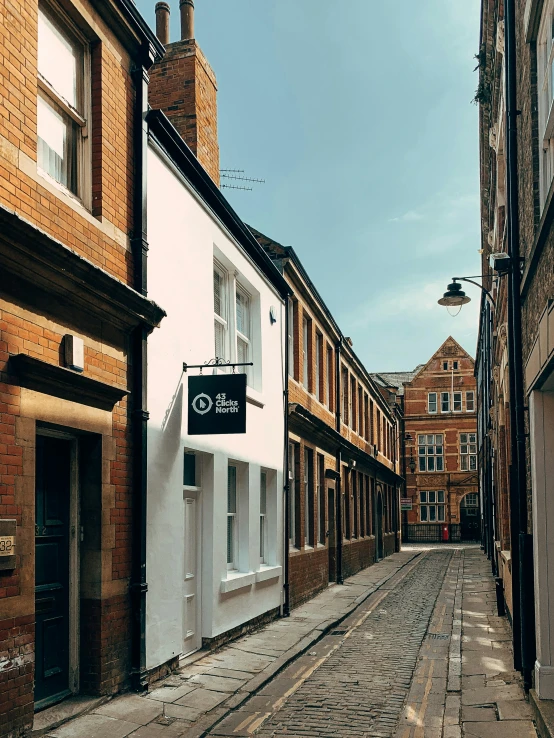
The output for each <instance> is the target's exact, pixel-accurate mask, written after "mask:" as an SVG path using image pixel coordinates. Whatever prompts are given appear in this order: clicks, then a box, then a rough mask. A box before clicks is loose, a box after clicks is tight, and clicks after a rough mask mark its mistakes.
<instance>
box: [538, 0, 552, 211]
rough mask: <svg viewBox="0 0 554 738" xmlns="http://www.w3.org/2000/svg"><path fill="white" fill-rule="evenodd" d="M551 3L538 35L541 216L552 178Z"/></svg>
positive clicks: (543, 12)
mask: <svg viewBox="0 0 554 738" xmlns="http://www.w3.org/2000/svg"><path fill="white" fill-rule="evenodd" d="M553 24H554V2H552V0H547V2H545V4H544V6H543V10H542V16H541V20H540V23H539V30H538V34H537V45H536V48H537V102H538V128H539V130H538V134H539V135H538V145H539V199H540V210H541V213H542V211H543V209H544V206H545V204H546V200H547V197H548V193H549V191H550V188H551V186H552V180H553V178H554V39H553V36H554V25H553Z"/></svg>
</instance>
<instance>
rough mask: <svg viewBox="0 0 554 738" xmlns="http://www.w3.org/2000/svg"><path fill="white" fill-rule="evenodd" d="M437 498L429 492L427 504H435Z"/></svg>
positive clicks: (433, 493)
mask: <svg viewBox="0 0 554 738" xmlns="http://www.w3.org/2000/svg"><path fill="white" fill-rule="evenodd" d="M436 501H437V496H436V493H435V492H429V502H436Z"/></svg>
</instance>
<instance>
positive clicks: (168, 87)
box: [149, 39, 219, 185]
mask: <svg viewBox="0 0 554 738" xmlns="http://www.w3.org/2000/svg"><path fill="white" fill-rule="evenodd" d="M149 101H150V105H151V107H152V108H154V109H159V110H163V111H164V113H165V114H166V115H167V117H168V118H169V119H170V120H171V122H172V123H173V125H174V126H175V128H176V129H177V131H178V133H179V135H180V136H181V137H182V138H183V139H184V141H185V142H186V143H187V145H188V146H189V147H190V149H191V150H192V152H193V154H194V155H195V156H196V158H197V159H198V161H199V162H200V163H201V164H202V166H203V167H204V169H205V170H206V171H207V172H208V174H209V175H210V177H211V178H212V179H213V181H214V182H215V183H216V184H217V185H219V143H218V139H217V82H216V78H215V74H214V72H213V70H212V68H211V67H210V65H209V64H208V61H207V60H206V57H205V56H204V54H203V53H202V51H201V49H200V47H199V46H198V44H197V43H196V41H195V40H194V39H189V40H186V41H177V42H175V43H173V44H168V45H167V47H166V55H165V56H164V58H163V59H162V60H161V61H160V62H158V63H157V64H155V65H154V66H153V67H152V69H151V70H150V86H149Z"/></svg>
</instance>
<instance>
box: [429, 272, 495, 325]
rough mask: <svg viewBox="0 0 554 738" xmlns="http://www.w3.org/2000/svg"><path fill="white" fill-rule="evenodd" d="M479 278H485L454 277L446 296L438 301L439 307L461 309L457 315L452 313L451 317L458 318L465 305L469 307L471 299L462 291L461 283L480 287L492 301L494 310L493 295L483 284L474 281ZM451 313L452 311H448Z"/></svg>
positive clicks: (476, 276) (477, 276) (480, 275)
mask: <svg viewBox="0 0 554 738" xmlns="http://www.w3.org/2000/svg"><path fill="white" fill-rule="evenodd" d="M479 277H483V275H482V274H476V275H474V277H473V278H471V277H452V282H451V283H450V284H449V285H448V287H447V289H446V292H445V293H444V295H443V296H442V297H441V298H440V300H437V302H438V303H439V305H443V306H444V307H446V308H451V307H457V308H459V310H458V312H457V313H454V314H453V313H450V314H451V315H453V317H454V316H456V315H458V313H459V312H460V310H461V309H462V307H463V306H464V305H467V303H468V302H471V297H469V296H468V295H466V293H465V292H464V291H463V290H462V285H461V284H459V282H469V283H470V284H474V285H475V286H476V287H479V289H480V290H482V291H483V292H484V293H485V295H486V296H487V297H488V299H489V300H490V303H491V306H492V307H493V308H494V300H493V297H492V295H491V293H490V292H489V291H488V289H487V288H486V287H483V285H482V284H479V282H474V281H473V279H477V278H479ZM448 312H450V310H449V311H448Z"/></svg>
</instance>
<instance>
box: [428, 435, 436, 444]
mask: <svg viewBox="0 0 554 738" xmlns="http://www.w3.org/2000/svg"><path fill="white" fill-rule="evenodd" d="M427 443H428V444H429V443H435V436H427Z"/></svg>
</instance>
